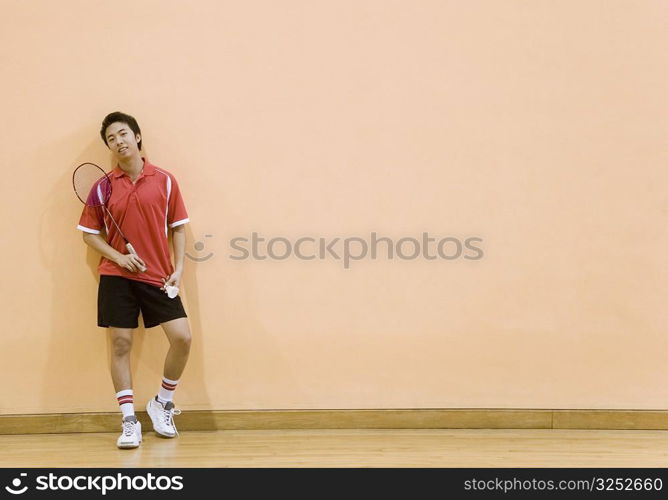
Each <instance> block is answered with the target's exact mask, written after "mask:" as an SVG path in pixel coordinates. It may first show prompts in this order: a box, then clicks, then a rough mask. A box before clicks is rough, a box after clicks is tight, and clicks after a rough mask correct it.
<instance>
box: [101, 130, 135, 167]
mask: <svg viewBox="0 0 668 500" xmlns="http://www.w3.org/2000/svg"><path fill="white" fill-rule="evenodd" d="M105 137H106V138H107V146H109V149H111V152H112V153H113V155H114V157H115V158H116V159H117V160H124V159H128V158H132V157H133V156H135V155H138V154H139V146H138V145H137V143H138V142H139V141H141V136H140V135H139V134H134V133H133V132H132V129H131V128H130V125H128V124H127V123H124V122H114V123H112V124H111V125H109V126H108V127H107V130H106V131H105Z"/></svg>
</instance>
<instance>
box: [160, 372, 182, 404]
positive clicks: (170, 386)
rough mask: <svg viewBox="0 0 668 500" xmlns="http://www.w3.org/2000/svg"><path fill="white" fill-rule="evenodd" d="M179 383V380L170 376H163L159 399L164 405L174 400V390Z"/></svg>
mask: <svg viewBox="0 0 668 500" xmlns="http://www.w3.org/2000/svg"><path fill="white" fill-rule="evenodd" d="M178 383H179V381H178V380H169V379H168V378H165V377H163V378H162V385H161V386H160V391H159V392H158V401H160V402H161V403H162V404H163V405H164V404H165V403H167V402H169V401H174V391H175V390H176V386H177V384H178Z"/></svg>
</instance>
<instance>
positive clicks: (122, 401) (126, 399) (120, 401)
mask: <svg viewBox="0 0 668 500" xmlns="http://www.w3.org/2000/svg"><path fill="white" fill-rule="evenodd" d="M132 402H134V400H133V399H132V396H123V397H120V398H118V404H119V405H123V404H126V403H132Z"/></svg>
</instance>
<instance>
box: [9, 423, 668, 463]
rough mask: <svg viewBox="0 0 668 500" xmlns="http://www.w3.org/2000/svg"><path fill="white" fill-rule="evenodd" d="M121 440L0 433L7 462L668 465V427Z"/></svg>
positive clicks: (197, 434) (222, 434)
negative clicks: (126, 445)
mask: <svg viewBox="0 0 668 500" xmlns="http://www.w3.org/2000/svg"><path fill="white" fill-rule="evenodd" d="M119 433H120V429H119ZM116 437H117V435H116V434H109V433H81V434H24V435H0V450H2V453H0V467H668V431H636V430H632V431H629V430H625V431H613V430H554V429H535V430H533V429H532V430H526V429H523V430H461V429H456V430H448V429H419V430H418V429H416V430H406V429H397V430H395V429H382V430H375V429H364V430H362V429H360V430H357V429H355V430H350V429H346V430H330V429H322V430H320V429H316V430H314V429H310V430H294V429H291V430H244V431H239V430H226V431H208V432H206V431H189V432H182V433H181V435H180V436H179V437H177V438H175V439H162V438H158V437H157V436H156V435H155V434H154V433H153V432H152V431H151V432H144V442H143V443H142V445H141V447H140V448H138V449H134V450H119V449H118V448H116Z"/></svg>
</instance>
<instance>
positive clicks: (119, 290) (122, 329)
mask: <svg viewBox="0 0 668 500" xmlns="http://www.w3.org/2000/svg"><path fill="white" fill-rule="evenodd" d="M100 135H101V137H102V140H103V141H104V143H105V144H106V145H107V147H108V148H109V149H110V151H111V153H112V156H113V158H114V161H115V163H116V167H115V168H114V170H113V171H112V172H111V173H110V174H109V178H110V180H111V186H112V193H111V197H110V199H109V200H107V201H106V203H105V205H106V207H107V208H108V209H109V211H110V212H111V214H112V216H113V217H114V219H115V220H116V222H117V223H118V225H119V226H120V227H121V228H122V231H123V233H124V234H125V236H126V237H127V239H128V241H130V242H131V243H132V245H133V247H134V249H135V250H136V252H137V255H134V254H128V253H127V250H126V247H125V242H124V241H123V238H122V237H121V235H120V234H119V233H118V231H117V230H116V228H115V226H114V224H113V222H111V221H110V220H109V217H108V216H107V215H106V212H105V211H104V209H102V208H92V207H88V206H86V208H84V211H83V213H82V215H81V219H80V221H79V226H78V229H80V230H81V231H83V239H84V241H85V242H86V244H87V245H88V246H90V247H91V248H93V249H94V250H96V251H97V252H99V253H100V254H102V258H101V259H100V264H99V266H98V271H99V273H100V285H99V289H98V326H101V327H104V328H107V331H108V335H109V336H110V340H111V351H112V352H111V377H112V380H113V383H114V388H115V390H116V398H117V400H118V404H119V405H120V409H121V412H122V413H123V420H122V424H121V428H122V434H121V436H120V437H119V438H118V441H117V445H118V447H119V448H136V447H138V446H139V444H140V443H141V440H142V438H141V424H140V423H139V422H138V421H137V417H136V416H135V410H134V398H133V391H132V375H131V373H130V349H131V347H132V332H133V329H135V328H137V326H138V321H137V318H138V316H139V312H140V311H141V314H142V317H143V320H144V326H145V327H146V328H152V327H154V326H157V325H160V326H162V329H163V330H164V332H165V334H166V335H167V339H168V340H169V344H170V348H169V351H168V352H167V357H166V359H165V365H164V372H163V375H164V378H163V380H162V384H161V387H160V390H159V392H158V394H157V395H156V397H155V398H153V399H151V400H150V401H149V402H148V404H147V406H146V411H147V412H148V414H149V416H150V417H151V421H152V423H153V429H154V430H155V431H156V432H157V433H158V434H159V435H161V436H163V437H168V438H172V437H175V436H176V435H177V434H178V433H177V431H176V426H175V425H174V419H173V416H174V415H178V414H179V413H181V412H180V411H179V410H176V409H175V408H174V402H173V397H174V390H175V389H176V386H177V384H178V383H179V380H180V378H181V374H182V373H183V370H184V368H185V365H186V362H187V360H188V354H189V352H190V339H191V336H190V327H189V325H188V320H187V319H186V318H187V316H186V313H185V310H184V309H183V304H182V303H181V298H180V297H179V296H178V295H177V296H176V297H174V298H170V297H169V296H168V295H167V290H168V288H166V287H178V286H179V284H180V282H181V275H182V273H183V259H184V255H185V241H186V235H185V224H186V223H188V222H189V219H188V214H187V213H186V209H185V205H184V203H183V199H182V198H181V192H180V190H179V185H178V184H177V182H176V179H175V178H174V176H173V175H172V174H170V173H169V172H167V171H166V170H164V169H162V168H158V167H156V166H155V165H153V164H151V163H150V162H149V161H148V160H147V159H146V158H144V157H142V154H141V144H142V141H141V130H140V129H139V125H138V124H137V121H136V120H135V119H134V118H133V117H132V116H129V115H126V114H124V113H120V112H115V113H111V114H109V115H107V116H106V117H105V119H104V121H103V122H102V128H101V130H100ZM168 228H171V229H172V231H173V238H172V243H173V249H174V265H172V262H171V259H170V254H169V246H168ZM103 232H104V233H106V238H104V237H103V236H102V233H103Z"/></svg>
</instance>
